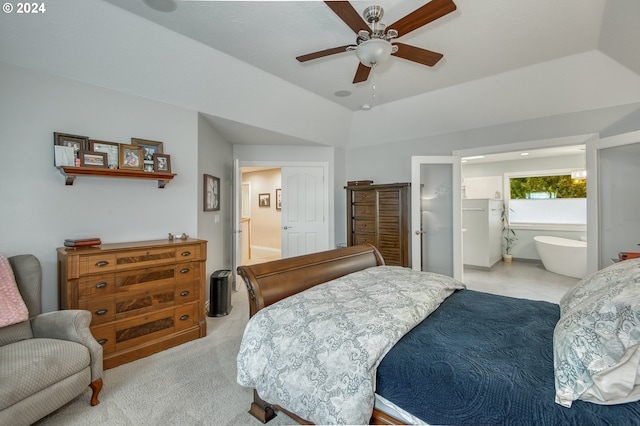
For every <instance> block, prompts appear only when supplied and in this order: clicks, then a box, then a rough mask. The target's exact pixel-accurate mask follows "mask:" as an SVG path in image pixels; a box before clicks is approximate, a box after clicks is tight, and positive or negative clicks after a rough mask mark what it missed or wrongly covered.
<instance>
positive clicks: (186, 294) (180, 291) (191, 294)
mask: <svg viewBox="0 0 640 426" xmlns="http://www.w3.org/2000/svg"><path fill="white" fill-rule="evenodd" d="M199 298H200V282H199V281H191V282H184V283H183V282H180V283H177V284H176V296H175V300H176V304H177V305H182V304H183V303H188V302H192V301H194V300H198V299H199Z"/></svg>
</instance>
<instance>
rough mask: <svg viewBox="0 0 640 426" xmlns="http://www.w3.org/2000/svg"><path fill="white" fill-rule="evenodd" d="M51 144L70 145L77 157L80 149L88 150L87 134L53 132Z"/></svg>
mask: <svg viewBox="0 0 640 426" xmlns="http://www.w3.org/2000/svg"><path fill="white" fill-rule="evenodd" d="M53 144H54V145H62V146H69V147H72V148H73V152H74V153H75V156H76V158H78V153H79V152H80V151H88V150H89V136H80V135H70V134H68V133H58V132H53Z"/></svg>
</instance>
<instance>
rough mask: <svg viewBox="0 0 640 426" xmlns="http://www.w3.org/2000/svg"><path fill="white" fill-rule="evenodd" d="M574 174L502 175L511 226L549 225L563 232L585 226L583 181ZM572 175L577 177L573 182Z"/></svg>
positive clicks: (558, 172) (536, 173) (565, 172)
mask: <svg viewBox="0 0 640 426" xmlns="http://www.w3.org/2000/svg"><path fill="white" fill-rule="evenodd" d="M572 172H573V176H572ZM576 172H577V171H574V170H547V171H536V172H526V173H522V172H520V173H505V180H504V182H505V184H506V185H505V186H506V187H505V198H506V200H507V202H508V205H509V221H510V222H511V224H512V225H516V226H517V225H523V226H531V227H536V226H540V225H542V226H547V227H548V226H550V225H551V226H557V227H563V228H566V229H568V228H572V227H575V226H579V227H580V226H581V227H583V226H585V225H586V224H587V185H586V179H585V178H583V177H582V176H583V174H582V173H576ZM578 172H579V171H578ZM576 176H580V179H575V178H574V177H576Z"/></svg>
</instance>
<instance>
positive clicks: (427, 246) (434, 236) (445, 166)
mask: <svg viewBox="0 0 640 426" xmlns="http://www.w3.org/2000/svg"><path fill="white" fill-rule="evenodd" d="M461 193H462V185H461V178H460V157H456V156H451V157H440V156H436V157H432V156H428V157H423V156H414V157H411V260H412V262H411V264H412V267H413V269H415V270H421V271H427V272H436V273H439V274H443V275H448V276H450V277H453V278H455V279H458V280H462V206H461V196H462V194H461Z"/></svg>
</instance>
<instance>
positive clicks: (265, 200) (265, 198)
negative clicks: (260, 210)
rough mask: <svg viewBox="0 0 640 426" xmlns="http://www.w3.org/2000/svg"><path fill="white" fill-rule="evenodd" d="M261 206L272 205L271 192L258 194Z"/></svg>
mask: <svg viewBox="0 0 640 426" xmlns="http://www.w3.org/2000/svg"><path fill="white" fill-rule="evenodd" d="M258 206H259V207H271V194H258Z"/></svg>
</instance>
